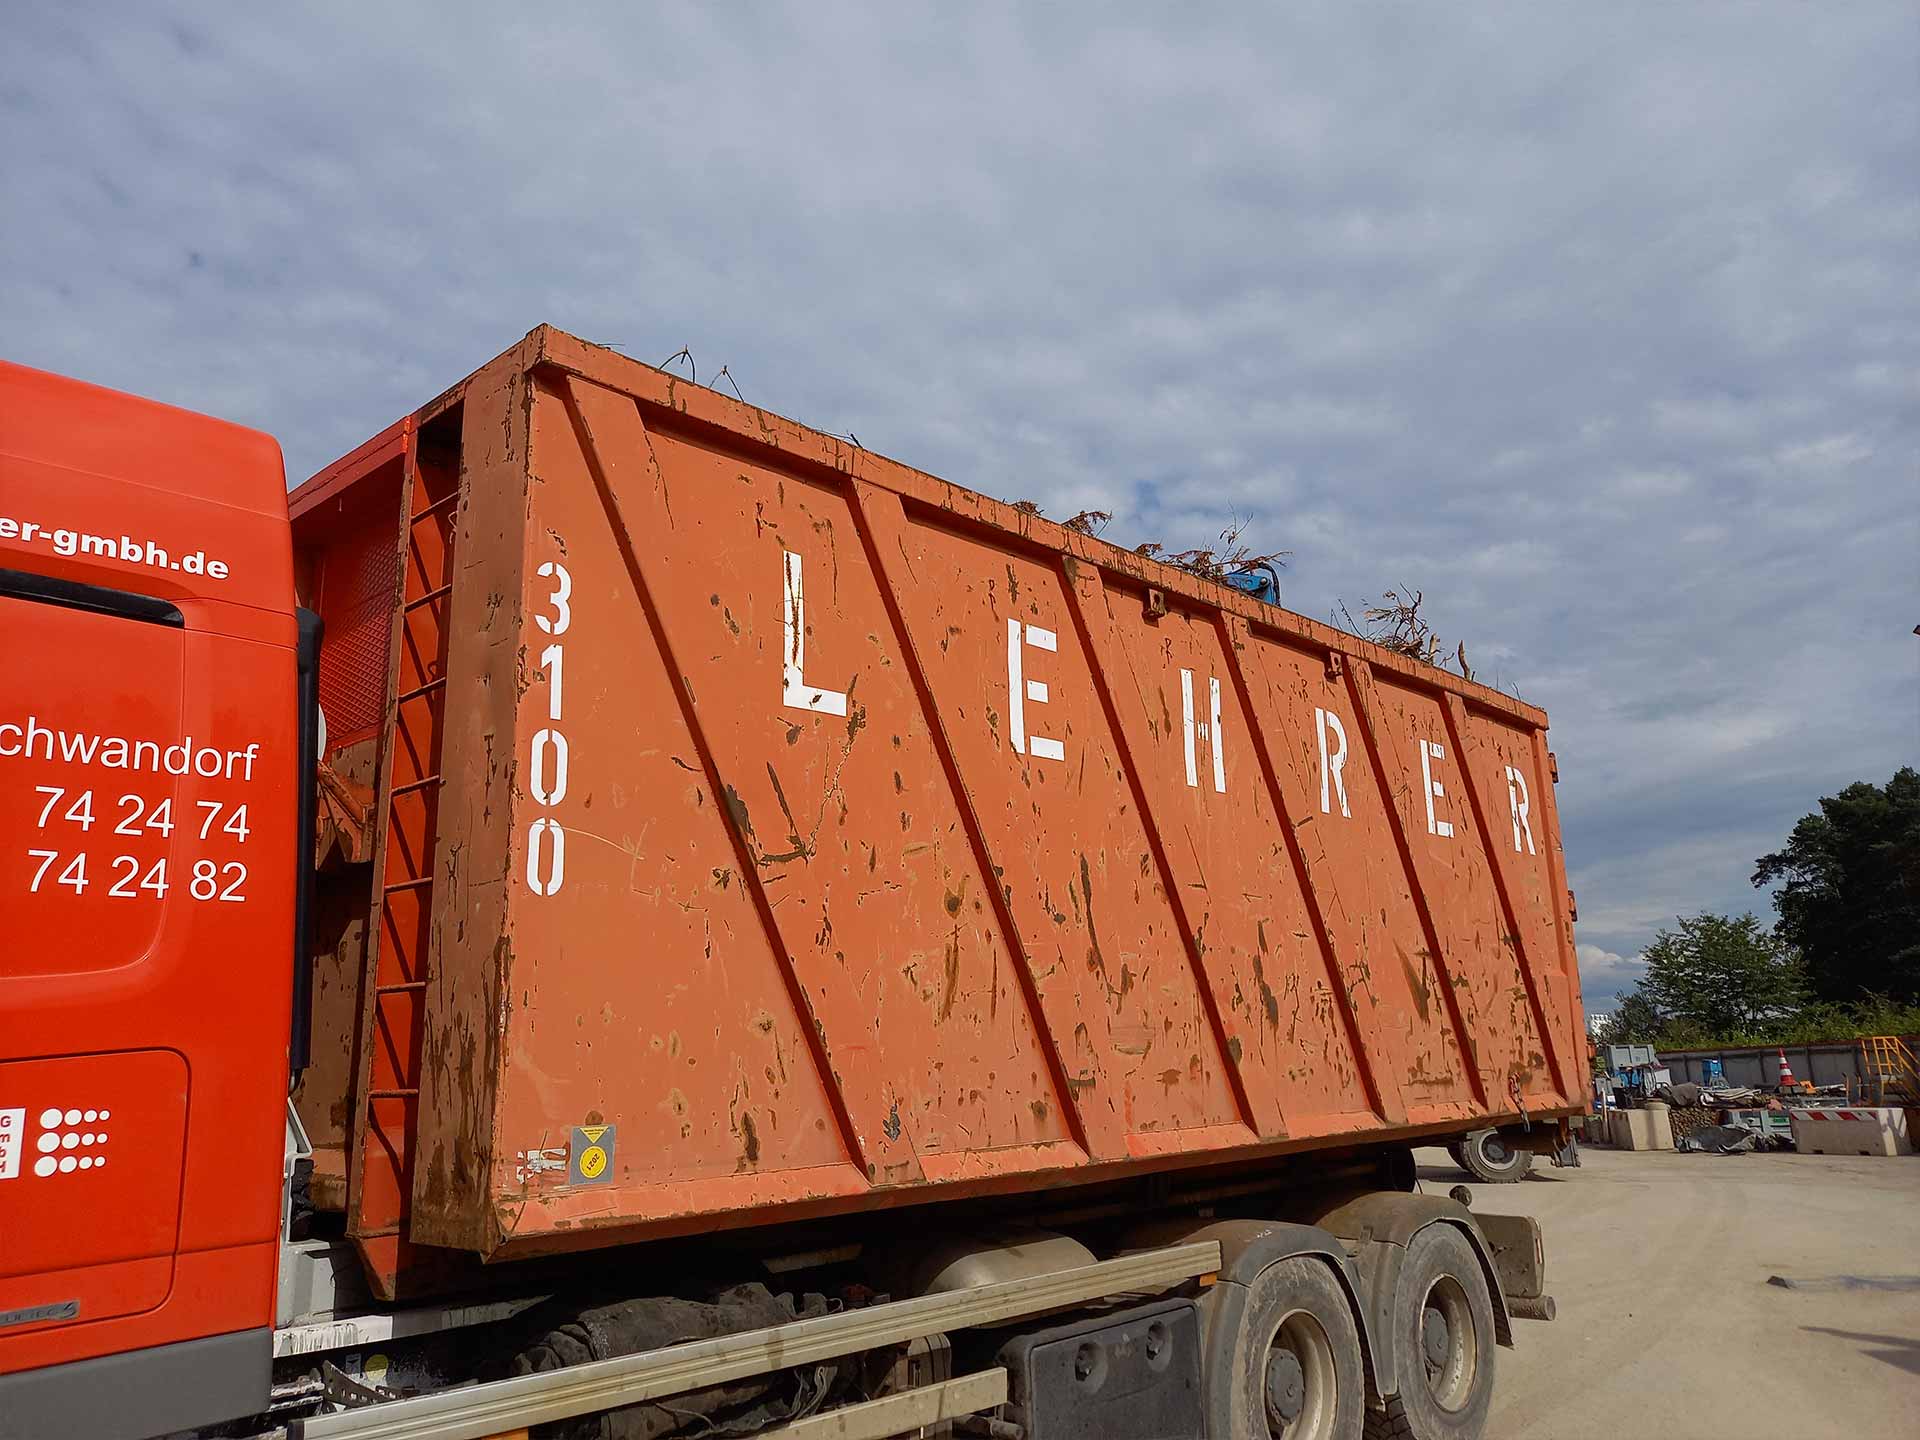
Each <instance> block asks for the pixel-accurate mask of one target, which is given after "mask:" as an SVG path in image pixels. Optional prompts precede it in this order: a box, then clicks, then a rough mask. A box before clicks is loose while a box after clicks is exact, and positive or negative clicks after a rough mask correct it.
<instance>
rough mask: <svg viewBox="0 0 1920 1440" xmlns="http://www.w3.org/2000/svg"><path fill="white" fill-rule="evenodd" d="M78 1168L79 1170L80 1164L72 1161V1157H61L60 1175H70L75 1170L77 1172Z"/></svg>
mask: <svg viewBox="0 0 1920 1440" xmlns="http://www.w3.org/2000/svg"><path fill="white" fill-rule="evenodd" d="M79 1168H80V1162H79V1161H78V1160H76V1159H74V1158H73V1156H71V1155H62V1156H61V1157H60V1173H61V1174H62V1175H71V1174H72V1173H73V1172H74V1171H75V1170H78V1169H79Z"/></svg>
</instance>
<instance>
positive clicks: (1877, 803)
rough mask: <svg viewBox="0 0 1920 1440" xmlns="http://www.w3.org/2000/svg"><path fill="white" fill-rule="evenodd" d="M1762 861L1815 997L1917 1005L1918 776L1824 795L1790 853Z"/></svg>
mask: <svg viewBox="0 0 1920 1440" xmlns="http://www.w3.org/2000/svg"><path fill="white" fill-rule="evenodd" d="M1756 863H1757V865H1758V867H1759V868H1758V869H1756V870H1755V871H1754V874H1753V883H1754V885H1755V886H1757V887H1766V886H1776V887H1777V888H1775V889H1774V891H1773V903H1774V908H1775V909H1777V910H1778V911H1779V913H1780V922H1779V924H1778V925H1777V926H1776V927H1775V928H1776V930H1777V932H1778V934H1779V936H1780V938H1781V939H1782V940H1784V941H1785V942H1786V943H1787V944H1789V945H1791V946H1792V947H1793V948H1794V949H1796V950H1798V951H1799V952H1800V954H1801V956H1802V957H1803V959H1804V960H1805V962H1806V967H1807V978H1808V981H1809V983H1810V985H1811V987H1812V990H1813V993H1814V994H1815V995H1816V996H1817V997H1819V998H1820V999H1821V1000H1824V1001H1828V1002H1830V1003H1833V1004H1842V1005H1850V1004H1856V1003H1859V1002H1860V1001H1862V1000H1865V999H1866V998H1867V997H1868V996H1884V997H1886V998H1888V999H1891V1000H1893V1001H1896V1002H1900V1003H1904V1004H1908V1005H1911V1004H1915V1003H1917V1002H1920V772H1916V771H1915V770H1914V769H1913V768H1912V767H1910V766H1909V767H1906V768H1903V769H1901V770H1899V771H1898V772H1896V773H1895V775H1894V777H1893V778H1892V779H1891V780H1889V781H1888V782H1887V783H1886V784H1885V785H1884V786H1882V785H1869V784H1867V783H1866V782H1864V781H1862V782H1860V783H1858V784H1854V785H1849V786H1847V788H1846V789H1844V790H1842V791H1841V792H1840V793H1839V794H1838V795H1828V796H1825V797H1823V798H1822V799H1821V801H1820V810H1819V813H1818V814H1814V815H1808V816H1806V817H1805V818H1803V819H1802V820H1801V821H1800V823H1799V824H1797V825H1795V826H1794V827H1793V834H1792V835H1791V836H1790V837H1789V838H1788V840H1787V845H1786V848H1785V849H1784V850H1779V851H1776V852H1775V853H1774V854H1772V855H1763V856H1761V857H1760V859H1759V860H1758V861H1757V862H1756Z"/></svg>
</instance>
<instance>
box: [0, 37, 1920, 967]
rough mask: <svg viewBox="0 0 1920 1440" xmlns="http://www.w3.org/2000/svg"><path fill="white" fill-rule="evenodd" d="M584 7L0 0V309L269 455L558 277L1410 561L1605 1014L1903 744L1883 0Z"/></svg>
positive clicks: (1901, 160)
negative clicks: (1549, 748)
mask: <svg viewBox="0 0 1920 1440" xmlns="http://www.w3.org/2000/svg"><path fill="white" fill-rule="evenodd" d="M560 8H565V9H568V10H572V9H575V8H576V7H547V8H546V9H545V10H543V9H542V8H541V7H528V6H525V5H513V6H498V7H489V6H485V5H475V4H468V5H465V6H462V7H460V14H461V16H462V18H460V19H459V20H457V21H454V20H447V19H444V18H442V19H437V20H429V19H428V18H426V15H425V11H426V9H427V7H424V6H381V7H374V6H326V7H320V6H313V7H306V8H304V9H303V7H300V6H297V5H280V4H276V5H258V6H245V7H216V6H211V5H207V6H200V7H193V6H174V5H164V4H157V3H143V4H138V5H126V6H113V5H108V4H95V5H87V6H70V5H36V6H19V7H14V8H13V9H12V10H11V11H10V14H9V18H8V21H7V40H6V44H5V46H4V48H3V49H0V124H3V125H4V133H5V137H6V142H5V145H4V147H0V353H4V354H5V355H6V356H7V357H8V358H11V359H15V360H20V361H24V362H26V363H29V364H34V365H39V366H43V367H46V368H50V369H56V370H62V371H67V372H69V373H72V374H75V375H78V376H81V377H83V378H87V379H91V380H95V381H99V382H102V383H106V384H110V385H114V386H118V387H122V388H126V389H130V390H135V391H139V392H142V393H145V394H148V395H152V396H155V397H158V398H160V399H164V400H168V401H172V402H174V403H177V404H181V405H187V406H191V407H193V408H196V409H200V410H206V411H211V412H214V413H216V414H220V415H223V416H226V417H229V418H231V419H235V420H240V421H243V422H246V423H248V424H251V425H256V426H259V427H262V428H264V429H267V430H270V431H272V432H274V433H275V434H277V435H278V436H280V437H281V440H282V442H283V444H284V445H285V448H286V453H287V460H288V467H289V474H290V476H291V477H292V478H293V479H295V480H298V479H300V478H303V477H304V476H305V475H307V474H308V473H310V472H311V471H312V470H314V469H316V468H318V467H319V466H320V465H322V464H324V463H325V462H326V461H328V460H330V459H332V458H333V457H334V456H336V455H338V454H339V453H341V452H342V451H344V450H346V449H348V448H350V447H351V446H352V445H354V444H356V443H357V442H358V441H360V440H361V439H363V438H365V437H366V436H367V435H368V434H370V433H371V432H373V431H374V430H377V429H379V428H380V427H382V426H383V425H385V424H386V423H388V422H390V421H391V420H393V419H394V418H395V417H397V416H398V415H399V414H400V413H402V412H403V411H405V410H409V409H412V408H414V407H415V406H417V405H419V404H420V403H422V402H424V401H425V400H427V399H428V398H430V397H431V396H432V395H433V394H435V393H437V392H438V391H439V390H440V389H442V388H443V387H445V386H446V385H447V384H449V383H450V382H452V381H453V380H455V379H457V378H459V377H460V376H461V375H463V374H465V373H466V372H468V371H469V370H471V369H473V368H475V367H476V366H477V365H479V364H480V363H482V362H483V361H485V360H486V359H488V358H490V357H491V356H492V355H494V354H495V353H497V352H498V351H500V350H502V349H504V348H506V347H507V346H508V345H509V344H511V343H512V342H513V341H514V340H516V339H517V338H518V337H519V336H520V335H521V334H523V333H524V332H525V331H526V330H527V329H529V328H530V327H532V326H533V325H535V324H536V323H539V322H541V321H552V322H554V323H556V324H558V325H560V326H562V327H564V328H567V329H570V330H573V331H575V332H576V333H578V334H581V335H583V336H585V337H587V338H589V339H593V340H599V341H603V342H610V343H616V344H618V345H620V346H622V347H623V348H624V349H626V350H627V351H628V353H630V354H633V355H635V356H638V357H639V358H642V359H646V360H650V361H658V360H661V359H663V358H664V357H666V356H667V355H668V354H669V353H671V352H673V351H676V350H678V349H680V347H682V346H683V345H684V346H688V347H690V348H691V350H692V352H693V356H694V358H695V360H696V361H697V362H698V364H699V366H700V372H701V375H702V376H703V377H706V376H708V375H710V374H711V373H712V372H713V371H714V370H717V369H718V367H719V366H720V365H721V364H723V363H724V364H725V365H727V366H728V368H729V370H730V372H731V373H732V374H733V375H734V376H736V377H737V378H738V381H739V385H740V388H741V390H742V392H743V393H744V394H745V396H746V398H747V399H749V400H751V401H753V402H755V403H757V404H762V405H766V406H768V407H770V408H772V409H775V410H779V411H782V412H784V413H786V414H790V415H793V416H795V417H798V418H800V419H802V420H805V421H808V422H809V423H812V424H815V425H818V426H821V427H822V428H825V429H831V430H838V431H849V430H851V431H853V432H855V433H857V434H858V435H859V437H860V439H861V441H862V442H863V443H865V444H866V445H868V446H869V447H870V448H873V449H877V450H881V451H884V452H886V453H889V454H892V455H895V456H897V457H899V458H901V459H904V460H907V461H909V462H911V463H913V464H916V465H918V466H920V467H922V468H924V469H929V470H932V471H934V472H936V473H938V474H941V475H944V476H947V477H949V478H951V479H954V480H958V481H960V482H962V483H965V484H967V485H971V486H974V487H975V488H978V489H980V490H984V491H986V492H988V493H990V494H994V495H998V496H1001V497H1003V498H1008V499H1017V498H1031V499H1034V500H1037V501H1039V502H1041V503H1042V504H1043V505H1045V506H1046V507H1047V509H1048V510H1049V512H1050V513H1053V514H1055V515H1062V514H1066V513H1070V512H1072V511H1074V510H1077V509H1080V508H1083V507H1098V508H1102V509H1108V510H1112V511H1114V512H1115V514H1116V519H1115V521H1114V523H1113V525H1112V526H1111V527H1110V529H1109V531H1108V536H1109V538H1112V539H1118V540H1120V541H1122V542H1123V543H1129V544H1131V543H1135V542H1137V541H1140V540H1148V539H1152V540H1161V541H1165V542H1168V543H1169V544H1175V545H1179V544H1196V543H1203V542H1204V541H1206V540H1207V539H1208V538H1210V537H1211V536H1212V535H1213V534H1214V533H1216V532H1217V531H1218V530H1219V529H1220V528H1221V526H1222V525H1223V524H1224V523H1225V522H1226V521H1227V520H1229V519H1230V518H1233V517H1236V516H1237V517H1238V518H1240V519H1243V520H1246V521H1248V522H1249V525H1250V534H1251V535H1252V536H1253V537H1254V538H1256V539H1257V540H1258V541H1259V542H1260V543H1261V544H1263V545H1269V546H1273V547H1276V548H1286V549H1289V550H1291V551H1292V552H1293V560H1292V563H1291V568H1290V570H1289V572H1288V574H1287V576H1286V582H1287V600H1288V603H1289V605H1290V606H1291V607H1292V608H1294V609H1297V610H1300V611H1303V612H1305V613H1307V614H1309V615H1313V616H1316V617H1319V618H1325V617H1326V616H1327V615H1328V613H1329V611H1330V610H1331V609H1332V607H1333V606H1334V605H1335V603H1336V601H1337V600H1339V599H1342V598H1344V599H1345V600H1347V601H1348V602H1349V603H1350V604H1353V605H1354V606H1355V607H1356V610H1357V607H1358V602H1360V601H1361V600H1362V599H1364V598H1365V597H1367V596H1369V595H1375V594H1378V592H1379V591H1381V590H1382V589H1384V588H1386V587H1387V586H1389V585H1395V584H1405V585H1411V586H1415V587H1418V588H1420V589H1422V590H1423V591H1424V592H1425V594H1426V596H1427V605H1428V608H1429V609H1430V610H1431V612H1432V618H1433V621H1434V623H1435V624H1436V626H1437V628H1438V629H1439V630H1440V632H1441V633H1442V634H1443V635H1444V636H1445V637H1447V639H1448V640H1449V641H1451V640H1454V639H1463V640H1465V642H1466V643H1467V647H1468V654H1469V658H1470V659H1471V660H1472V661H1473V663H1474V664H1475V665H1476V666H1477V667H1478V668H1479V669H1480V670H1481V671H1482V674H1483V676H1484V677H1486V678H1492V679H1494V680H1496V681H1497V682H1498V683H1499V684H1501V685H1503V686H1505V687H1508V688H1512V689H1517V691H1518V692H1519V693H1520V694H1521V695H1523V696H1524V697H1525V698H1527V699H1528V700H1531V701H1533V702H1535V703H1537V704H1540V705H1542V706H1544V707H1545V708H1546V709H1547V710H1548V712H1549V713H1550V714H1551V716H1552V718H1553V726H1554V734H1553V743H1554V746H1555V748H1556V749H1557V750H1558V752H1559V755H1560V758H1561V767H1562V775H1563V777H1564V779H1563V784H1562V786H1561V799H1562V807H1563V815H1564V824H1565V831H1566V844H1567V850H1568V854H1569V857H1570V860H1571V864H1572V870H1573V882H1574V885H1575V888H1576V889H1577V891H1578V892H1579V895H1580V904H1581V916H1582V919H1581V924H1580V940H1581V952H1582V958H1583V964H1584V967H1585V973H1586V975H1587V982H1588V993H1589V997H1590V999H1593V1000H1596V1001H1599V1002H1602V1003H1604V1002H1605V1001H1606V999H1607V998H1608V997H1609V996H1610V995H1611V994H1612V993H1613V992H1615V991H1617V990H1618V989H1620V988H1622V987H1624V986H1626V985H1629V984H1630V983H1631V981H1632V978H1633V975H1634V971H1635V965H1634V962H1633V957H1634V955H1635V954H1636V953H1637V951H1638V950H1639V949H1640V947H1641V946H1642V945H1643V944H1644V943H1645V942H1646V940H1647V939H1648V937H1649V936H1650V934H1651V933H1652V931H1653V929H1654V928H1655V927H1656V926H1658V925H1660V924H1661V923H1662V922H1663V921H1667V920H1669V919H1670V917H1672V916H1673V915H1674V914H1675V913H1676V912H1679V911H1691V910H1694V909H1699V908H1703V907H1713V908H1721V909H1740V908H1746V907H1751V906H1756V905H1757V906H1761V907H1764V906H1765V904H1766V898H1765V897H1764V896H1763V895H1760V894H1758V893H1757V892H1755V891H1753V890H1752V889H1751V887H1750V886H1749V884H1748V876H1749V874H1750V873H1751V870H1752V864H1753V860H1754V857H1755V856H1757V855H1759V854H1761V853H1762V852H1763V851H1766V850H1769V849H1772V848H1774V847H1775V846H1776V845H1777V844H1778V843H1779V842H1780V840H1781V839H1782V838H1783V837H1784V835H1785V833H1786V831H1787V829H1788V827H1789V826H1790V825H1791V824H1792V822H1793V820H1794V819H1795V818H1796V817H1798V816H1799V815H1801V814H1802V813H1804V812H1806V811H1807V810H1808V809H1810V808H1812V806H1813V805H1814V804H1815V802H1816V801H1817V799H1818V797H1819V796H1820V795H1822V794H1823V793H1830V792H1831V791H1832V790H1834V789H1835V788H1837V787H1838V786H1840V785H1843V784H1845V783H1847V782H1849V781H1852V780H1855V779H1860V778H1870V779H1875V780H1884V779H1885V778H1886V777H1887V776H1888V775H1890V774H1891V773H1892V771H1893V770H1894V769H1895V767H1896V766H1898V765H1900V764H1906V763H1916V762H1917V761H1920V638H1916V637H1915V636H1914V635H1913V633H1912V630H1913V627H1914V625H1915V623H1916V622H1920V474H1916V455H1920V443H1917V442H1920V184H1917V183H1916V175H1920V20H1917V19H1916V16H1920V11H1917V10H1916V8H1915V7H1914V6H1913V5H1912V4H1911V3H1910V0H1909V3H1887V4H1874V3H1864V0H1857V3H1847V4H1829V5H1817V6H1816V5H1797V4H1793V5H1790V4H1785V3H1782V4H1778V5H1767V4H1732V3H1727V4H1720V3H1701V4H1695V5H1686V4H1670V3H1662V4H1657V5H1644V6H1642V5H1631V4H1618V5H1607V6H1604V7H1600V6H1574V5H1565V6H1560V5H1524V6H1512V7H1508V6H1500V5H1475V6H1447V7H1440V6H1413V5H1404V6H1401V5H1395V6H1366V5H1347V4H1340V5H1328V6H1325V7H1315V6H1307V5H1291V6H1286V7H1277V6H1260V7H1253V6H1247V7H1241V8H1234V9H1225V8H1222V9H1214V8H1212V7H1207V6H1183V7H1181V9H1180V13H1179V18H1178V21H1177V22H1176V23H1172V24H1165V23H1162V22H1160V20H1159V19H1158V18H1157V17H1158V16H1159V15H1160V14H1161V13H1163V12H1162V10H1161V7H1147V6H1138V7H1135V6H1127V5H1110V6H1104V7H1101V11H1100V13H1101V14H1103V15H1105V16H1106V17H1108V18H1107V19H1106V20H1105V21H1104V22H1103V23H1101V24H1098V25H1089V24H1086V23H1084V22H1081V21H1074V22H1071V23H1070V22H1068V21H1066V20H1065V19H1047V18H1038V17H1036V16H1033V15H1021V14H1015V13H1010V12H1007V11H1002V10H1000V9H999V8H998V7H992V6H978V7H976V6H966V7H954V6H941V7H928V8H926V9H924V10H922V9H920V8H919V7H912V6H892V7H886V16H885V18H876V17H877V16H879V7H859V12H856V10H855V7H851V6H835V5H819V4H814V5H808V6H804V7H802V6H793V7H790V8H786V9H781V8H778V7H768V6H755V7H749V6H725V7H722V6H710V7H693V6H679V7H659V8H660V9H661V10H662V11H663V12H664V13H665V14H666V15H667V16H669V17H670V18H667V19H658V20H657V19H648V18H643V17H642V11H643V9H646V8H650V7H640V6H630V5H617V6H616V5H607V6H605V7H602V13H601V14H600V15H599V16H598V18H596V19H588V18H578V19H573V20H565V21H563V20H559V19H555V18H553V12H554V11H555V10H557V9H560ZM577 8H580V9H582V10H585V9H588V8H591V7H577ZM1031 8H1033V9H1034V10H1037V9H1038V8H1039V7H1031ZM1056 8H1057V9H1058V10H1064V9H1065V7H1056ZM860 12H864V13H860ZM446 13H447V14H452V13H453V10H452V9H451V7H450V8H449V9H448V10H447V12H446ZM1129 16H1131V17H1133V18H1129ZM963 17H964V18H963Z"/></svg>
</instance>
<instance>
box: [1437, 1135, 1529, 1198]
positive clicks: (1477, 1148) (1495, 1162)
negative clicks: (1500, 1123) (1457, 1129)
mask: <svg viewBox="0 0 1920 1440" xmlns="http://www.w3.org/2000/svg"><path fill="white" fill-rule="evenodd" d="M1447 1153H1448V1154H1449V1155H1451V1156H1452V1157H1453V1163H1454V1164H1456V1165H1458V1166H1459V1167H1460V1168H1461V1169H1462V1170H1464V1171H1466V1172H1467V1173H1468V1174H1469V1175H1471V1176H1473V1178H1474V1179H1476V1180H1478V1181H1480V1182H1481V1183H1482V1184H1483V1185H1510V1184H1512V1183H1513V1182H1514V1181H1515V1180H1524V1179H1526V1178H1527V1172H1528V1171H1530V1170H1532V1169H1533V1152H1532V1151H1531V1150H1518V1149H1515V1148H1514V1147H1513V1146H1512V1145H1511V1144H1509V1143H1508V1141H1507V1137H1506V1136H1504V1135H1502V1134H1501V1133H1500V1132H1499V1131H1498V1130H1476V1131H1474V1132H1473V1134H1471V1135H1469V1136H1467V1138H1466V1139H1464V1140H1459V1141H1456V1142H1454V1143H1453V1144H1452V1145H1449V1146H1448V1147H1447Z"/></svg>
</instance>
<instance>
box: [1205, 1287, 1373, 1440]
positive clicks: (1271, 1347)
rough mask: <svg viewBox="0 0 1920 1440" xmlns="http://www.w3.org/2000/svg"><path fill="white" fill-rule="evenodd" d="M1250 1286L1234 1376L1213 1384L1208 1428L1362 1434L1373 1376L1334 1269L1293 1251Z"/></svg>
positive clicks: (1351, 1437)
mask: <svg viewBox="0 0 1920 1440" xmlns="http://www.w3.org/2000/svg"><path fill="white" fill-rule="evenodd" d="M1247 1288H1248V1290H1249V1291H1250V1292H1251V1293H1250V1294H1249V1296H1248V1299H1247V1308H1246V1312H1245V1314H1244V1315H1243V1316H1242V1317H1241V1322H1240V1326H1239V1333H1238V1334H1237V1335H1236V1336H1235V1339H1234V1346H1233V1358H1232V1361H1231V1376H1230V1379H1229V1382H1228V1383H1227V1384H1226V1385H1223V1386H1210V1387H1209V1388H1210V1390H1211V1391H1212V1393H1213V1397H1214V1398H1213V1402H1212V1403H1213V1409H1214V1413H1213V1414H1212V1415H1210V1416H1209V1417H1208V1431H1209V1433H1210V1434H1214V1435H1232V1436H1246V1437H1248V1440H1362V1436H1363V1427H1364V1425H1365V1423H1366V1421H1365V1416H1366V1408H1367V1389H1366V1384H1367V1382H1366V1372H1365V1370H1364V1368H1363V1362H1362V1359H1361V1354H1360V1328H1359V1325H1358V1323H1357V1322H1356V1321H1355V1320H1354V1317H1353V1310H1352V1308H1351V1307H1350V1306H1349V1304H1348V1302H1347V1292H1346V1290H1345V1289H1344V1288H1343V1287H1342V1286H1341V1284H1340V1282H1339V1281H1338V1280H1337V1279H1335V1278H1334V1274H1333V1270H1332V1269H1331V1268H1330V1267H1329V1266H1328V1265H1326V1264H1325V1263H1323V1262H1321V1261H1319V1260H1315V1259H1313V1258H1311V1257H1309V1256H1306V1255H1295V1256H1292V1257H1291V1258H1289V1259H1286V1260H1282V1261H1279V1262H1278V1263H1277V1264H1274V1265H1270V1266H1268V1267H1267V1268H1266V1269H1265V1270H1263V1271H1261V1272H1260V1274H1259V1275H1258V1276H1256V1277H1255V1278H1254V1280H1253V1281H1252V1283H1251V1284H1250V1285H1249V1286H1248V1287H1247Z"/></svg>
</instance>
